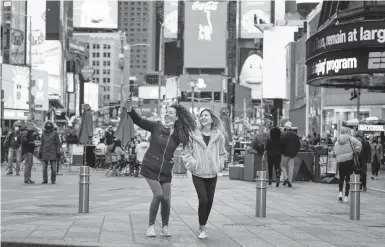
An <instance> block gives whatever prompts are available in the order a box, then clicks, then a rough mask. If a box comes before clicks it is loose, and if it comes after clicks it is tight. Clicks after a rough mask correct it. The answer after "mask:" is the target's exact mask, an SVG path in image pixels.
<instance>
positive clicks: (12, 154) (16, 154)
mask: <svg viewBox="0 0 385 247" xmlns="http://www.w3.org/2000/svg"><path fill="white" fill-rule="evenodd" d="M14 157H15V158H16V174H19V172H20V162H21V152H20V148H18V149H15V148H9V150H8V168H7V169H8V172H9V173H12V172H13V168H12V163H13V158H14Z"/></svg>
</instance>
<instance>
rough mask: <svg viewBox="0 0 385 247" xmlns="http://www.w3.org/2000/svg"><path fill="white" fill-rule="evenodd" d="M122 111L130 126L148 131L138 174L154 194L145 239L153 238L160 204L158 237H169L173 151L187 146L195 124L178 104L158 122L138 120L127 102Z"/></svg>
mask: <svg viewBox="0 0 385 247" xmlns="http://www.w3.org/2000/svg"><path fill="white" fill-rule="evenodd" d="M124 108H125V109H126V110H127V113H128V114H129V116H130V117H131V118H132V121H133V122H134V124H136V125H138V126H139V127H140V128H142V129H144V130H147V131H149V132H151V141H150V146H149V148H148V150H147V152H146V154H145V155H144V158H143V161H142V169H141V174H142V176H143V177H144V178H146V180H147V183H148V184H149V186H150V188H151V191H152V193H153V195H154V197H153V199H152V202H151V206H150V216H149V227H148V229H147V236H148V237H155V236H156V233H155V219H156V215H157V213H158V209H159V204H160V203H161V204H162V207H161V216H162V235H163V236H165V237H169V236H170V232H169V229H168V221H169V217H170V195H171V178H172V168H173V166H174V162H173V157H174V152H175V150H176V148H177V147H178V146H179V145H180V144H182V145H183V146H186V145H187V144H188V142H189V139H190V133H191V132H193V131H195V129H196V123H195V121H194V119H193V117H192V115H191V114H190V113H189V111H188V110H187V109H186V108H184V107H183V106H181V105H178V104H174V105H171V106H170V107H168V109H167V111H166V114H165V117H164V121H162V122H159V121H158V122H155V121H149V120H145V119H143V118H141V117H140V116H139V115H138V114H137V113H136V112H135V110H134V109H133V108H132V106H131V101H130V100H128V101H127V103H126V105H125V107H124Z"/></svg>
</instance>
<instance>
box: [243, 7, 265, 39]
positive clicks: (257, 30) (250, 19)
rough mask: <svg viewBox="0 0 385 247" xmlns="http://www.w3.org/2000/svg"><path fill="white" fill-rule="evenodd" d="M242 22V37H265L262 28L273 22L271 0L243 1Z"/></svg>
mask: <svg viewBox="0 0 385 247" xmlns="http://www.w3.org/2000/svg"><path fill="white" fill-rule="evenodd" d="M240 22H241V38H243V39H257V38H263V31H262V29H261V28H262V27H263V26H264V25H269V24H271V1H241V2H240ZM256 24H257V25H256Z"/></svg>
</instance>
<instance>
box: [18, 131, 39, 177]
mask: <svg viewBox="0 0 385 247" xmlns="http://www.w3.org/2000/svg"><path fill="white" fill-rule="evenodd" d="M37 136H38V133H37V130H33V129H28V128H27V127H26V125H24V126H23V127H22V128H21V135H20V138H21V155H22V157H23V160H24V183H26V184H34V183H35V181H33V180H31V171H32V166H33V153H34V152H35V140H36V137H37Z"/></svg>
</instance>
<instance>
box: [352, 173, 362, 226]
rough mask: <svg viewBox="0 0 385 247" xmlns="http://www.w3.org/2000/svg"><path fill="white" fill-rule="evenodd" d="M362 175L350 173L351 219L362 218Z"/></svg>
mask: <svg viewBox="0 0 385 247" xmlns="http://www.w3.org/2000/svg"><path fill="white" fill-rule="evenodd" d="M360 185H361V182H360V175H359V174H352V175H350V220H360V192H361V191H360Z"/></svg>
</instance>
